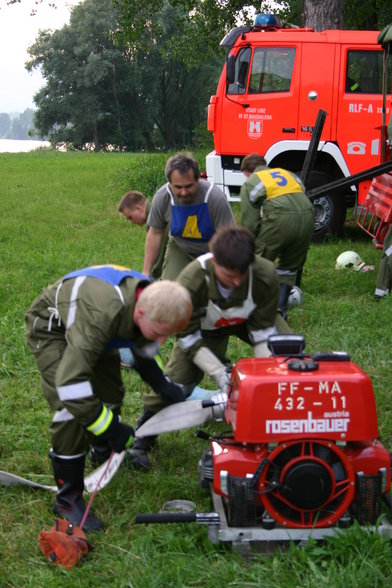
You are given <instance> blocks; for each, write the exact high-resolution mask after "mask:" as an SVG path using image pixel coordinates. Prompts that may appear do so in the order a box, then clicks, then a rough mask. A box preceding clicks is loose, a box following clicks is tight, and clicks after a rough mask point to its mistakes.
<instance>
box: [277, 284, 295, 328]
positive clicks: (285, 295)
mask: <svg viewBox="0 0 392 588" xmlns="http://www.w3.org/2000/svg"><path fill="white" fill-rule="evenodd" d="M291 288H292V286H290V284H287V283H286V282H281V284H280V292H279V303H278V307H279V309H280V310H281V312H282V315H283V318H284V319H285V320H286V318H287V312H286V311H287V308H288V300H289V296H290V292H291Z"/></svg>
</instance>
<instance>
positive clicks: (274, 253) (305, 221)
mask: <svg viewBox="0 0 392 588" xmlns="http://www.w3.org/2000/svg"><path fill="white" fill-rule="evenodd" d="M241 170H242V171H243V172H244V174H245V176H247V180H246V181H245V183H244V184H243V185H242V187H241V193H240V196H241V225H242V226H244V227H247V228H248V229H249V230H250V231H252V233H253V234H254V235H255V238H256V253H257V254H258V255H261V256H262V257H264V258H266V259H269V260H270V261H277V272H278V275H279V280H280V299H279V307H280V308H281V309H282V310H285V309H286V308H287V300H288V297H289V294H290V291H291V287H292V286H293V285H294V284H295V285H297V286H299V285H300V278H301V273H302V267H303V265H304V263H305V260H306V256H307V252H308V249H309V245H310V242H311V239H312V234H313V229H314V208H313V205H312V203H311V202H310V200H309V198H308V197H307V196H306V194H305V193H304V192H305V189H304V186H303V184H302V183H301V181H300V179H299V178H298V177H297V176H295V175H294V174H293V173H291V172H289V171H287V170H284V169H281V168H269V167H268V166H267V165H266V161H265V159H264V158H263V157H262V156H261V155H258V154H257V153H251V154H250V155H247V156H246V157H244V159H243V161H242V164H241Z"/></svg>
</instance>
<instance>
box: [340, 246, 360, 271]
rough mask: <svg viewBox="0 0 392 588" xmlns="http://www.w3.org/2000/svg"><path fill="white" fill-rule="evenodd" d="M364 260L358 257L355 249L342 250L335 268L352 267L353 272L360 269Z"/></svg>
mask: <svg viewBox="0 0 392 588" xmlns="http://www.w3.org/2000/svg"><path fill="white" fill-rule="evenodd" d="M364 265H365V262H364V261H363V260H362V259H361V258H360V257H359V255H358V253H355V251H343V253H341V254H340V255H339V256H338V257H337V259H336V264H335V269H338V270H340V269H353V270H354V271H355V272H358V271H360V270H361V269H362V268H363V266H364Z"/></svg>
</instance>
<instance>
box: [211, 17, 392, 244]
mask: <svg viewBox="0 0 392 588" xmlns="http://www.w3.org/2000/svg"><path fill="white" fill-rule="evenodd" d="M378 35H379V32H378V31H347V30H342V31H341V30H326V31H322V32H315V31H313V30H312V29H300V28H283V27H282V26H280V23H279V20H278V19H277V18H276V17H275V16H273V15H258V17H256V20H255V25H254V26H242V27H238V28H235V29H232V30H231V31H230V33H228V34H227V35H226V36H225V37H224V39H223V40H222V41H221V45H222V46H223V47H225V48H226V50H227V55H226V62H225V65H224V68H223V71H222V74H221V77H220V81H219V84H218V88H217V92H216V94H215V95H214V96H211V99H210V103H209V106H208V113H207V126H208V130H209V131H211V132H212V133H213V137H214V147H215V150H214V151H212V152H211V153H209V154H208V155H207V160H206V169H207V177H208V179H210V180H211V181H213V182H214V183H215V184H217V185H218V186H219V187H220V188H221V189H222V190H223V191H224V192H225V194H226V195H227V198H228V199H229V200H230V201H235V200H239V192H240V188H241V185H242V183H243V182H244V181H245V179H246V178H245V176H244V175H243V173H242V172H241V170H240V166H241V162H242V159H243V158H244V156H245V155H247V154H249V153H254V152H256V153H259V154H261V155H263V156H264V157H265V159H266V161H267V163H268V165H270V166H271V167H283V168H285V169H288V170H291V171H293V172H297V173H299V172H300V171H301V169H302V166H303V163H304V159H305V155H306V152H307V150H308V147H309V143H310V139H311V134H312V131H313V128H314V125H315V121H316V119H317V114H318V112H319V110H321V109H322V110H324V111H326V112H327V116H326V118H325V123H324V126H323V129H322V133H321V137H320V142H319V145H318V151H317V155H316V160H315V165H314V170H313V172H312V175H311V179H310V184H309V185H308V186H307V188H308V189H309V188H315V187H317V186H321V185H324V184H327V183H329V182H332V181H334V180H338V179H340V178H343V177H348V176H350V175H353V174H355V173H357V172H360V171H362V170H365V169H368V168H371V167H373V166H376V165H378V164H380V163H381V162H382V149H381V133H380V126H381V124H382V108H383V94H382V91H383V51H382V48H381V46H380V45H379V44H378V43H377V37H378ZM388 104H390V96H389V101H388ZM388 111H389V109H388ZM369 186H370V181H365V182H362V183H360V184H359V186H358V190H357V189H356V187H355V186H352V187H350V188H348V189H346V190H345V192H344V193H338V194H336V193H334V194H328V193H327V194H323V195H322V196H321V197H318V198H315V199H314V200H313V203H314V206H315V231H314V240H319V241H321V240H323V239H324V238H325V237H326V236H327V235H328V234H331V233H336V232H339V231H340V230H341V228H342V227H343V223H344V219H345V214H346V208H347V206H352V205H354V204H356V205H359V206H361V205H362V204H363V202H364V200H365V197H366V194H367V192H368V189H369Z"/></svg>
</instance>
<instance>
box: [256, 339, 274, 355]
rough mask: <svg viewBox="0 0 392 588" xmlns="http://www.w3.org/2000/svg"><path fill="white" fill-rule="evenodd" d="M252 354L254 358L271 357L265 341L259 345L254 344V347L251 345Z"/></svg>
mask: <svg viewBox="0 0 392 588" xmlns="http://www.w3.org/2000/svg"><path fill="white" fill-rule="evenodd" d="M253 353H254V356H255V357H271V355H272V353H271V350H270V349H269V347H268V344H267V341H261V343H256V345H253Z"/></svg>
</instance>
